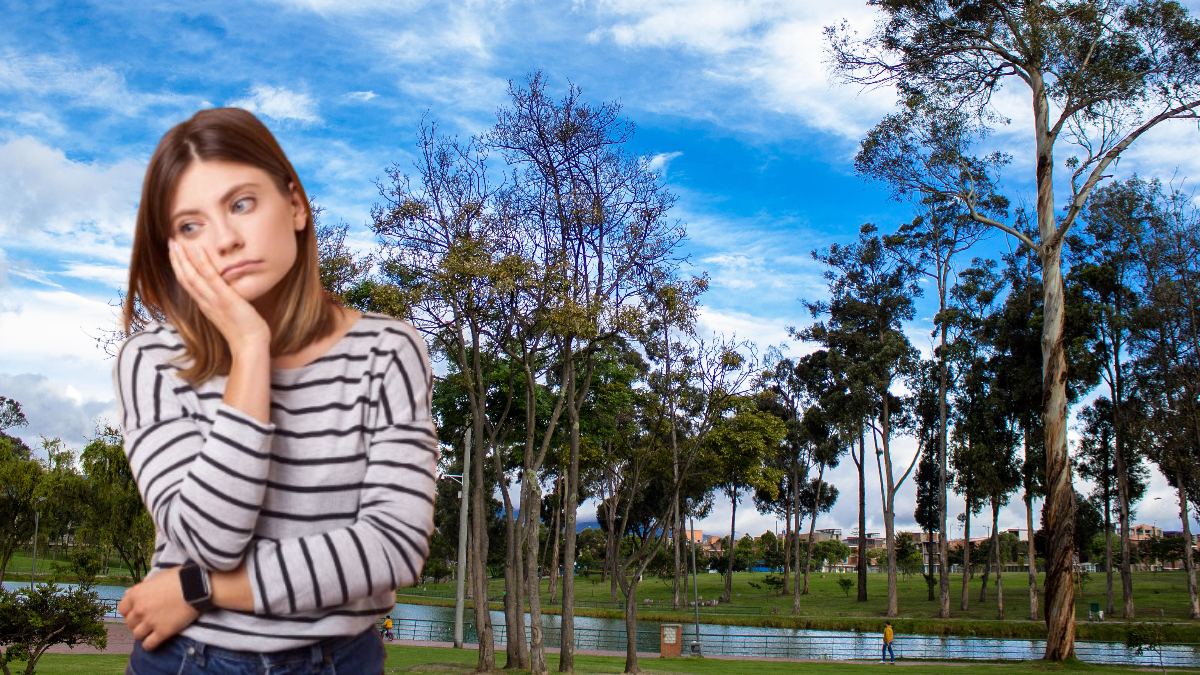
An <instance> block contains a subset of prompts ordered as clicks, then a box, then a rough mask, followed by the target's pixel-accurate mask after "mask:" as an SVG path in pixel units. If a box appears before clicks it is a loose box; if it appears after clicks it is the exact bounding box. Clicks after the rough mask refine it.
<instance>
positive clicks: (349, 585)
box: [113, 314, 438, 651]
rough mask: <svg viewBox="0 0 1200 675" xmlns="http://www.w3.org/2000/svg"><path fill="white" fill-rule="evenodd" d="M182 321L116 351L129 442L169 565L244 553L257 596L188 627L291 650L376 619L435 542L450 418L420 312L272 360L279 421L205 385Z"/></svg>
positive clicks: (160, 557) (209, 563)
mask: <svg viewBox="0 0 1200 675" xmlns="http://www.w3.org/2000/svg"><path fill="white" fill-rule="evenodd" d="M184 356H185V351H184V348H183V344H182V342H181V341H180V339H179V337H178V334H177V333H176V332H175V330H174V329H173V328H171V327H170V326H167V325H156V326H152V327H150V328H148V329H147V330H144V331H142V332H139V333H137V334H136V335H134V336H132V337H130V338H129V339H128V340H127V341H126V342H125V344H124V345H123V346H122V348H121V351H120V353H119V354H118V356H117V360H116V364H115V366H114V372H113V377H114V385H115V389H116V392H117V400H118V404H119V406H120V419H121V420H122V429H123V431H124V434H125V448H126V454H127V456H128V457H129V461H130V464H131V466H132V469H133V472H134V476H135V477H136V479H137V482H138V486H139V488H140V489H141V492H142V498H143V499H144V500H145V502H146V504H147V505H148V508H149V509H150V512H151V515H152V516H153V517H154V522H155V525H156V528H157V532H158V541H157V542H156V546H155V554H154V561H153V564H154V567H155V568H156V569H165V568H168V567H172V566H175V565H178V564H180V563H182V562H183V561H185V560H187V559H192V560H196V561H198V562H200V563H201V564H202V565H204V566H206V567H208V568H210V569H223V570H228V569H235V568H237V567H238V566H239V565H243V564H244V565H245V566H246V569H247V572H248V575H249V578H250V582H251V586H252V588H253V591H254V597H255V612H254V613H252V614H251V613H244V612H229V611H215V612H212V613H209V614H206V615H205V616H203V617H201V620H199V621H197V622H196V623H194V624H193V625H192V626H190V627H189V628H188V629H187V630H186V631H185V634H186V635H188V636H189V637H192V638H194V639H196V640H200V641H203V642H207V643H209V644H214V645H217V646H220V647H225V648H228V649H243V650H254V651H277V650H281V649H288V648H292V647H297V646H302V645H305V644H309V643H312V642H314V641H316V640H319V639H322V638H325V637H328V636H330V635H353V634H356V633H358V632H361V631H362V630H364V629H365V628H367V627H369V626H370V625H371V624H372V622H373V621H374V620H375V618H376V617H378V616H379V615H380V614H382V613H384V612H386V611H387V609H386V608H390V607H391V604H392V602H393V599H394V596H393V590H394V589H395V588H396V587H397V586H404V585H408V584H411V583H413V582H414V581H415V580H416V577H417V575H418V574H419V572H420V569H421V566H422V565H423V564H424V561H425V557H426V555H427V554H428V551H429V535H430V533H431V532H432V530H433V495H434V492H435V484H434V481H435V468H436V463H437V452H438V451H437V447H438V446H437V433H436V430H435V429H434V426H433V422H432V418H431V414H430V404H431V396H432V373H431V370H430V366H429V358H428V356H427V354H426V350H425V345H424V342H423V341H422V340H421V339H420V336H419V335H418V334H417V333H416V331H414V330H413V329H412V327H411V326H409V325H408V324H405V323H403V322H401V321H397V320H395V319H392V318H390V317H385V316H381V315H373V314H368V315H365V316H364V317H363V318H362V319H361V320H360V321H359V322H358V324H357V325H356V326H355V327H354V329H353V330H351V331H350V332H349V333H347V334H346V336H345V337H343V338H342V340H341V341H339V342H338V344H337V345H335V346H334V347H333V348H332V349H331V350H330V352H329V353H328V354H326V355H324V356H322V357H320V358H318V359H316V360H314V361H313V362H312V363H310V364H308V365H306V366H304V367H302V368H297V369H288V370H277V371H275V372H274V373H273V375H272V383H271V387H272V401H271V422H272V423H271V424H262V423H260V422H258V421H256V420H254V419H253V418H251V417H249V416H247V415H245V414H244V413H242V412H241V411H239V410H237V409H234V408H232V407H230V406H227V405H225V404H224V403H223V401H222V399H223V396H224V387H225V378H224V377H217V378H213V379H212V380H210V381H207V382H202V383H199V384H196V385H191V384H189V383H187V382H185V381H183V380H182V379H180V378H179V376H178V372H179V366H180V364H179V363H177V362H176V361H175V360H176V359H180V358H183V357H184Z"/></svg>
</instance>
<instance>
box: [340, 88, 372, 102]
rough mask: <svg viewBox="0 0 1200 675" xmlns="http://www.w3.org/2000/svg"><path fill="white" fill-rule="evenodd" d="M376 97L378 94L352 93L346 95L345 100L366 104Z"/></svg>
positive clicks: (367, 92)
mask: <svg viewBox="0 0 1200 675" xmlns="http://www.w3.org/2000/svg"><path fill="white" fill-rule="evenodd" d="M378 95H379V94H376V93H375V92H373V91H352V92H350V93H349V94H346V98H348V99H350V100H351V101H361V102H363V103H366V102H367V101H370V100H371V99H373V98H375V97H376V96H378Z"/></svg>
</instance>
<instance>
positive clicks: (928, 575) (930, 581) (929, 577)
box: [921, 530, 937, 602]
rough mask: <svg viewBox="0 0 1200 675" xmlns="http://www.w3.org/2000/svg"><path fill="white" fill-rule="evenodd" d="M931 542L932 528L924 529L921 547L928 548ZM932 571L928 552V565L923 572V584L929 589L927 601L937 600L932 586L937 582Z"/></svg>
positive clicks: (930, 555) (931, 558) (931, 560)
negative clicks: (923, 540) (923, 539)
mask: <svg viewBox="0 0 1200 675" xmlns="http://www.w3.org/2000/svg"><path fill="white" fill-rule="evenodd" d="M932 543H933V530H926V531H925V542H924V543H923V544H922V546H921V548H923V549H925V550H928V549H929V547H928V544H932ZM933 573H934V564H933V553H932V552H930V553H929V565H928V568H927V570H926V572H925V585H926V586H927V587H928V589H929V601H930V602H933V601H934V600H937V597H936V596H935V595H934V593H933V587H934V585H936V583H937V582H936V580H935V579H934V578H933Z"/></svg>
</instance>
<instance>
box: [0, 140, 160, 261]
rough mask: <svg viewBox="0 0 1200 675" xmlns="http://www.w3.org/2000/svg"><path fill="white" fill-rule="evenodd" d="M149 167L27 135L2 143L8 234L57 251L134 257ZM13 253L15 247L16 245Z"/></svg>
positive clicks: (0, 195)
mask: <svg viewBox="0 0 1200 675" xmlns="http://www.w3.org/2000/svg"><path fill="white" fill-rule="evenodd" d="M142 172H143V167H142V166H141V165H140V164H139V163H135V162H133V161H129V160H125V161H121V162H117V163H115V164H109V165H104V164H101V163H99V162H95V163H88V162H79V161H75V160H72V159H69V158H68V157H67V156H66V155H65V154H64V153H63V151H62V150H59V149H57V148H52V147H49V146H47V145H45V144H43V143H42V142H41V141H38V140H35V139H32V138H28V137H23V138H17V139H14V140H11V141H8V142H7V143H4V144H0V202H2V203H3V204H4V206H5V208H4V209H3V210H2V211H0V237H4V241H5V242H6V244H7V245H9V246H17V245H25V246H31V247H33V248H35V249H41V250H44V251H53V252H54V254H55V255H56V256H62V255H64V254H76V255H79V256H86V257H89V258H101V259H106V260H112V261H122V262H124V261H127V260H128V258H129V252H128V251H129V248H128V247H129V245H130V241H131V240H132V235H133V223H134V217H135V215H136V203H137V199H138V195H139V192H140V183H141V179H142ZM10 250H11V249H10Z"/></svg>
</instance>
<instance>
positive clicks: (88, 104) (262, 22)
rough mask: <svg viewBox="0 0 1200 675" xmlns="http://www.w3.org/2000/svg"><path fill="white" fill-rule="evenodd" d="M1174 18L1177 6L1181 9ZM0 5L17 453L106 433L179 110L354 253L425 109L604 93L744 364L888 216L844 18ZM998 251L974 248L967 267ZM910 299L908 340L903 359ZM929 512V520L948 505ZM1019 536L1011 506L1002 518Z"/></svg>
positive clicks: (720, 9) (893, 215) (1154, 512)
mask: <svg viewBox="0 0 1200 675" xmlns="http://www.w3.org/2000/svg"><path fill="white" fill-rule="evenodd" d="M1185 4H1186V5H1187V6H1188V8H1189V9H1190V11H1191V12H1192V13H1193V15H1196V14H1200V0H1190V1H1189V2H1186V3H1185ZM0 6H2V7H3V15H4V17H5V21H4V22H2V24H0V203H2V204H4V209H3V210H0V395H3V396H8V397H11V398H15V399H17V400H19V401H20V402H21V403H22V405H23V406H24V408H25V411H26V413H27V415H28V418H29V421H30V424H29V426H28V427H27V428H24V429H21V430H19V432H18V435H20V436H22V437H23V438H25V439H26V440H27V441H29V442H30V443H31V445H36V443H37V440H38V438H39V436H46V437H61V438H62V439H63V440H64V441H66V442H67V443H68V445H71V446H73V447H76V448H78V447H81V446H82V445H83V444H84V443H85V442H86V439H87V438H89V437H90V436H92V435H93V434H94V430H95V428H96V425H97V423H98V421H103V420H109V421H111V420H114V419H115V414H114V411H115V406H114V400H113V392H112V381H111V374H110V373H111V367H112V364H111V361H110V360H109V359H108V358H107V357H106V355H105V353H104V352H103V351H102V350H101V349H99V348H98V346H97V341H96V338H97V337H99V336H101V335H103V333H104V331H105V330H107V329H109V328H111V327H112V326H114V325H115V320H116V316H117V314H116V309H115V306H114V305H115V303H116V302H117V299H118V297H119V294H120V293H121V291H122V289H123V287H124V285H125V283H126V277H127V267H128V259H129V252H130V243H131V240H132V233H133V222H134V216H135V213H136V209H137V200H138V196H139V190H140V184H141V180H142V174H143V172H144V170H145V166H146V162H147V161H148V159H149V156H150V154H151V152H152V151H153V149H154V146H155V144H156V143H157V142H158V139H159V138H160V137H161V136H162V134H163V133H164V132H166V130H167V129H169V128H170V127H171V126H172V125H174V124H176V123H178V122H180V121H182V120H184V119H186V118H187V117H189V116H190V115H191V114H193V113H194V112H195V111H196V110H199V109H201V108H206V107H212V106H239V107H243V108H246V109H248V110H251V111H253V112H255V113H256V114H258V115H259V116H260V117H261V118H262V119H263V120H264V121H265V122H266V123H267V124H268V126H269V127H270V128H271V129H272V131H273V132H274V133H275V134H276V136H277V137H278V139H279V141H280V143H281V144H282V146H283V147H284V149H285V151H286V152H287V153H288V155H289V157H290V158H291V160H292V162H293V164H295V166H296V168H297V170H298V171H299V174H300V176H301V179H302V181H303V182H304V184H305V187H306V189H307V191H308V193H309V195H310V196H311V197H313V198H314V199H315V200H316V201H317V202H318V203H319V204H321V205H322V206H323V207H324V208H325V212H324V216H323V218H325V219H326V222H339V221H340V222H345V223H347V224H349V225H350V228H351V229H350V240H351V242H352V244H353V245H354V246H356V247H357V248H360V249H363V250H367V249H369V248H370V247H371V246H372V245H373V241H372V235H371V234H370V232H369V230H368V228H367V227H366V224H367V223H368V222H369V221H370V210H371V206H372V205H373V204H375V203H376V202H378V201H379V196H378V191H377V188H376V187H375V183H374V181H376V180H378V179H380V178H381V177H384V175H385V170H386V169H387V168H388V167H389V166H391V165H393V164H395V165H399V166H400V167H401V168H403V169H405V170H411V168H410V167H411V161H412V157H413V154H412V153H413V149H414V143H415V134H416V130H417V128H418V125H419V124H420V121H421V119H422V118H423V117H426V118H427V119H432V120H436V121H437V122H438V124H439V125H440V126H441V128H442V129H443V130H445V131H448V132H450V133H452V134H456V135H459V136H461V137H467V136H470V135H472V134H477V133H480V132H482V131H483V130H485V129H487V128H488V127H489V126H490V125H491V124H492V123H493V122H494V120H495V114H496V110H497V108H498V107H500V106H502V105H504V104H505V101H506V96H507V93H506V92H507V89H508V87H509V83H510V82H516V83H517V84H518V85H519V84H520V83H521V82H522V81H523V80H524V78H526V77H527V76H528V75H529V74H531V73H533V72H536V71H542V72H543V73H544V74H545V76H546V78H547V81H548V83H549V89H550V91H551V92H552V93H556V94H561V93H562V92H563V91H564V90H565V88H566V86H567V85H568V83H573V84H575V85H577V86H578V87H580V88H581V89H582V91H583V95H584V97H585V99H586V100H588V101H591V102H596V103H598V102H607V101H615V102H619V103H620V105H621V106H622V115H623V116H624V117H625V118H626V119H628V120H629V121H631V122H633V123H634V124H635V125H636V129H637V132H636V135H635V136H634V138H633V139H632V141H631V150H633V151H635V152H637V153H639V154H642V155H645V156H647V157H648V158H650V161H651V165H652V166H653V167H654V168H655V169H656V170H657V171H659V172H660V173H661V176H662V180H663V181H664V182H665V184H666V185H667V186H668V187H669V189H670V190H671V191H672V192H673V193H675V194H676V195H677V196H678V202H677V204H676V206H675V208H674V210H673V213H672V215H673V216H674V217H675V218H678V219H679V220H680V222H682V223H683V224H684V225H685V226H686V228H687V231H688V235H689V238H688V240H687V241H686V242H685V244H684V251H683V252H684V253H685V254H686V255H687V256H688V259H687V263H686V266H685V268H686V270H687V271H688V272H690V273H693V274H699V273H701V272H704V273H707V274H708V275H709V276H710V277H711V289H710V290H709V291H708V293H706V294H705V295H704V296H703V297H702V300H701V303H702V307H701V319H700V333H701V334H702V335H712V334H714V333H723V334H726V335H730V334H736V335H737V337H739V338H744V339H748V340H752V341H754V342H755V343H756V344H757V345H758V346H759V349H760V351H764V350H765V348H766V347H767V346H771V345H774V346H782V348H783V350H784V351H785V353H788V354H791V355H800V354H803V353H805V352H806V351H808V350H811V349H812V347H811V346H810V345H803V344H796V343H794V342H791V341H789V340H788V337H787V327H788V326H804V325H807V323H809V322H810V321H811V318H810V317H809V316H808V315H807V314H806V312H805V311H804V308H803V305H802V304H801V301H802V300H813V299H820V298H822V297H824V296H825V295H826V292H825V284H824V281H823V280H822V279H821V276H820V275H821V271H822V270H821V268H820V266H819V265H818V264H817V263H816V262H815V261H814V260H813V258H812V255H811V252H812V251H813V250H816V249H822V248H825V247H827V246H829V245H830V244H832V243H835V242H841V243H845V242H849V241H851V240H852V239H853V238H854V237H855V235H856V232H857V229H858V227H859V226H860V225H861V224H863V223H866V222H871V223H876V224H877V225H879V227H880V228H882V229H884V230H885V231H886V230H890V229H892V228H894V227H895V226H896V225H898V224H900V223H902V222H904V221H905V220H907V219H911V217H912V213H911V209H910V207H909V206H907V205H906V204H903V203H899V202H896V201H893V200H892V199H890V198H889V195H888V193H887V191H886V190H885V189H883V188H882V187H881V186H879V185H876V184H871V183H868V182H865V181H864V180H862V179H861V178H860V177H858V176H857V175H855V173H854V168H853V158H854V154H855V152H856V150H857V147H858V142H859V140H860V139H861V138H862V136H863V135H864V133H865V132H866V131H867V130H868V129H869V128H870V127H871V126H872V125H873V124H874V123H875V122H876V121H878V120H879V119H880V118H881V117H882V116H883V115H885V114H886V113H887V112H889V111H890V110H892V106H893V98H894V97H893V94H892V92H890V91H887V90H868V91H863V90H860V89H859V88H857V87H853V86H848V85H842V84H838V83H836V82H834V81H833V80H831V78H830V76H829V73H828V68H827V64H826V62H825V55H824V51H823V45H824V42H823V39H822V34H821V31H822V28H823V27H824V26H828V25H832V24H835V23H839V22H841V21H842V20H843V19H844V20H846V21H848V22H849V23H850V25H851V26H853V27H854V28H855V29H857V30H859V32H860V33H862V32H866V31H867V30H869V29H870V27H871V25H872V22H873V21H874V20H875V15H874V13H873V11H872V10H871V9H870V8H868V7H866V3H865V2H849V1H841V2H816V1H810V0H805V1H790V0H783V1H769V0H662V1H660V2H654V3H647V2H642V1H635V0H599V1H597V0H574V1H572V2H566V1H561V2H541V1H536V0H529V1H498V0H491V1H486V2H453V3H452V2H427V1H424V0H386V1H385V0H378V1H375V0H239V1H238V2H227V1H224V0H214V1H211V2H205V3H202V5H198V4H196V3H170V2H139V3H131V2H121V1H120V0H113V1H108V2H104V3H96V4H91V3H87V2H72V3H52V2H38V1H36V0H35V1H33V2H9V1H8V0H5V2H3V3H2V5H0ZM199 7H202V9H198V8H199ZM995 105H996V108H997V110H998V111H999V112H1000V113H1001V114H1002V115H1004V116H1006V117H1008V118H1009V119H1010V120H1011V123H1010V124H1008V125H1006V126H1002V127H1001V128H999V129H998V130H997V132H996V133H995V134H994V135H993V136H992V137H991V139H990V140H989V143H990V144H991V145H993V146H994V147H995V148H996V149H1002V150H1004V151H1006V152H1008V153H1010V154H1011V155H1012V156H1013V162H1012V164H1011V165H1010V166H1009V167H1008V168H1007V169H1006V170H1005V172H1004V175H1003V182H1002V186H1003V188H1004V191H1005V193H1006V194H1007V195H1008V196H1009V197H1010V199H1012V201H1013V202H1014V203H1020V202H1021V201H1022V200H1024V202H1025V203H1032V201H1033V200H1032V198H1031V197H1030V195H1031V194H1032V190H1031V187H1032V172H1033V164H1032V159H1031V157H1032V150H1033V147H1032V145H1033V144H1032V140H1031V133H1029V131H1028V130H1029V129H1030V128H1031V127H1030V124H1029V123H1028V122H1029V119H1030V115H1029V112H1028V109H1029V102H1028V95H1027V93H1026V92H1025V91H1023V90H1022V89H1020V88H1010V89H1005V90H1002V91H1001V92H1000V93H999V94H998V95H997V97H996V98H995ZM1198 142H1200V134H1198V133H1197V129H1196V127H1195V126H1194V125H1192V126H1188V125H1186V124H1178V125H1173V126H1167V127H1164V128H1160V129H1158V130H1155V131H1154V132H1152V133H1150V134H1147V135H1146V136H1145V137H1143V138H1141V139H1139V141H1138V142H1137V144H1135V145H1134V146H1133V147H1132V148H1131V149H1130V150H1129V151H1127V152H1126V153H1125V156H1124V157H1123V159H1122V161H1121V162H1120V164H1119V165H1117V166H1115V167H1114V168H1113V171H1112V173H1113V175H1114V177H1115V178H1116V179H1121V178H1124V177H1127V176H1129V175H1131V174H1133V173H1137V174H1139V175H1141V176H1143V177H1151V176H1158V177H1162V178H1163V179H1164V180H1170V179H1172V178H1174V179H1175V180H1176V181H1177V182H1178V181H1181V180H1183V179H1185V178H1186V177H1188V176H1200V153H1197V152H1196V150H1197V148H1198V147H1200V145H1198ZM1058 154H1059V156H1060V157H1064V158H1065V157H1067V156H1069V155H1070V154H1071V153H1070V151H1069V150H1068V149H1066V148H1060V149H1059V153H1058ZM1065 187H1066V186H1065V185H1063V186H1060V188H1059V191H1058V194H1060V195H1062V194H1066V190H1065ZM1006 246H1007V243H1006V242H1005V240H1004V239H1003V238H1002V237H1000V236H999V235H996V236H992V237H991V238H990V239H988V240H987V241H985V242H983V243H982V244H980V245H979V246H978V247H977V249H975V250H973V251H971V252H970V254H968V255H969V256H974V255H980V256H989V255H995V254H996V252H997V251H1000V250H1003V249H1004V248H1005V247H1006ZM929 295H930V293H929V292H926V297H925V298H923V299H922V300H920V301H919V303H918V312H917V317H916V319H915V320H914V321H913V322H912V323H911V324H910V325H909V326H908V327H907V329H906V330H907V333H908V335H909V337H910V339H911V340H912V341H913V343H914V345H916V346H917V347H918V348H919V349H921V350H922V351H923V352H924V353H926V354H928V353H929V351H930V346H931V339H930V337H929V335H930V332H931V329H932V316H933V313H934V307H933V305H931V304H930V298H929ZM914 451H915V445H914V444H913V442H912V441H911V439H905V438H900V439H898V440H897V441H896V447H895V452H896V454H897V460H898V461H899V462H903V464H904V465H907V459H911V457H912V455H913V452H914ZM897 473H899V471H898V472H897ZM827 480H828V481H829V482H831V483H833V484H834V485H836V486H838V488H839V489H840V490H841V497H840V499H839V501H838V503H837V504H836V505H835V507H834V508H833V510H832V511H831V512H830V513H829V514H825V515H822V516H821V517H820V518H818V521H817V526H818V527H820V528H824V527H840V528H842V529H843V531H844V533H845V534H847V535H848V534H849V532H850V530H851V529H852V528H854V527H856V526H857V506H856V492H857V477H856V475H855V470H854V468H853V464H852V463H851V462H850V461H849V459H846V460H843V462H842V464H841V465H840V466H838V467H837V468H835V469H833V470H831V471H829V472H827ZM1086 487H1087V486H1086V485H1083V486H1081V489H1083V490H1086ZM878 488H879V485H878V478H877V475H876V474H875V473H874V472H873V471H868V474H867V493H868V494H867V510H868V531H871V532H875V531H882V529H883V519H882V515H881V506H880V498H879V489H878ZM913 506H914V500H913V490H912V484H911V479H910V481H909V483H908V484H907V485H905V486H904V487H903V488H902V489H901V491H900V494H899V495H898V497H897V505H896V513H897V525H898V527H900V528H901V529H906V528H913V527H914V522H913V518H912V511H913ZM594 508H595V506H594V504H588V503H585V504H584V505H583V506H582V507H581V510H580V514H579V518H580V520H594V518H595V515H594V514H595V512H594ZM950 508H951V511H950V516H951V522H953V520H954V516H956V515H957V514H958V513H960V512H961V511H962V508H963V507H962V502H961V500H959V499H955V498H952V499H951V503H950ZM1036 508H1039V507H1035V509H1036ZM1178 513H1179V510H1178V501H1177V498H1176V496H1175V494H1174V492H1173V491H1172V490H1170V488H1169V487H1168V486H1167V485H1166V482H1165V481H1164V480H1163V479H1162V477H1161V476H1160V475H1158V474H1157V472H1155V473H1154V479H1153V481H1152V483H1151V487H1150V490H1149V492H1148V495H1147V497H1146V498H1145V500H1144V501H1143V502H1142V503H1141V504H1140V505H1139V506H1138V508H1137V520H1138V521H1139V522H1145V523H1155V524H1157V525H1158V526H1160V527H1164V528H1166V529H1178V528H1179V527H1180V522H1179V516H1178ZM730 514H731V505H730V503H729V501H728V500H727V499H718V501H717V503H716V505H715V507H714V508H713V511H712V514H711V515H710V516H709V517H708V518H706V519H705V520H703V521H701V522H699V523H698V527H700V528H702V529H703V530H704V531H705V532H706V533H709V534H718V535H726V534H728V533H729V530H730ZM1035 518H1036V514H1035ZM981 520H982V519H981ZM976 522H979V521H976ZM1024 523H1025V513H1024V506H1023V504H1022V502H1021V501H1020V499H1019V498H1014V499H1013V504H1012V505H1010V506H1007V507H1006V508H1005V509H1004V510H1003V511H1002V513H1001V517H1000V525H1001V527H1002V528H1007V527H1024ZM781 527H782V526H781V525H780V524H779V523H778V522H777V521H776V520H775V519H774V518H773V517H769V516H765V515H762V514H758V513H756V512H755V510H754V506H753V503H752V502H751V501H750V500H749V499H746V500H744V501H742V502H741V503H740V505H739V508H738V510H737V522H736V530H737V533H738V535H739V536H740V535H741V534H742V533H744V532H750V533H752V534H760V533H762V532H764V531H766V530H779V529H781ZM983 533H984V530H983V528H982V527H980V528H978V529H975V530H974V531H973V534H975V535H976V536H979V535H982V534H983ZM952 535H953V536H955V537H958V536H961V532H960V531H959V530H958V528H955V531H954V532H953V533H952Z"/></svg>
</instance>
